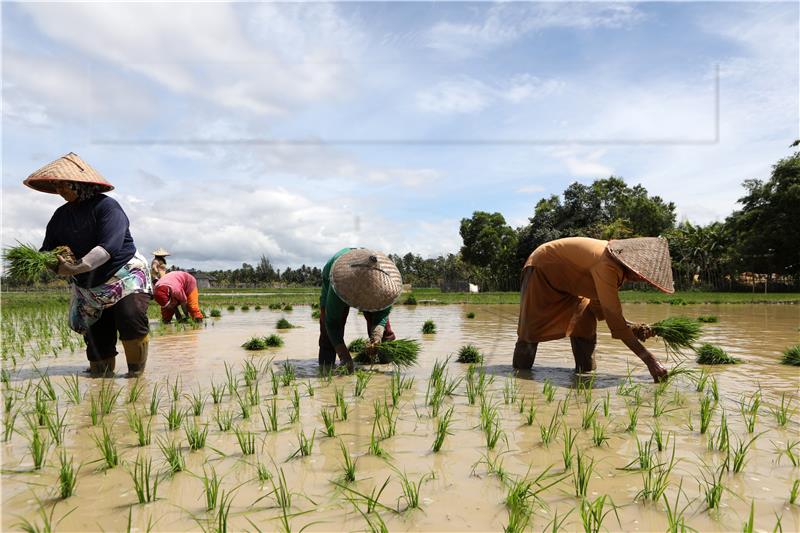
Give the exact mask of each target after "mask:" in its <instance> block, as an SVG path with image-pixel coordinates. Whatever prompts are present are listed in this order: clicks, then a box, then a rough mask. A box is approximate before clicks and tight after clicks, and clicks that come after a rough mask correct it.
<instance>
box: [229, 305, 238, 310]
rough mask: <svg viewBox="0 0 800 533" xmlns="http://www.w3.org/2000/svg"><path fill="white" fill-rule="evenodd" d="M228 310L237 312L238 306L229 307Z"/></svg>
mask: <svg viewBox="0 0 800 533" xmlns="http://www.w3.org/2000/svg"><path fill="white" fill-rule="evenodd" d="M227 309H228V311H236V306H235V305H229V306H228V307H227Z"/></svg>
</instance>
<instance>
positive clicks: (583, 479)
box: [572, 448, 594, 498]
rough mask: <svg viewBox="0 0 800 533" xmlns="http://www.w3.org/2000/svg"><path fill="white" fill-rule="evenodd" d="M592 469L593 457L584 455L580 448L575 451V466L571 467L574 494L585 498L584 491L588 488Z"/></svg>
mask: <svg viewBox="0 0 800 533" xmlns="http://www.w3.org/2000/svg"><path fill="white" fill-rule="evenodd" d="M593 470H594V459H592V458H589V460H588V461H587V460H586V457H585V456H584V455H583V454H582V453H581V450H580V448H578V449H577V450H576V453H575V468H573V469H572V484H573V487H574V488H575V496H577V497H578V498H586V491H587V489H588V488H589V480H590V479H591V478H592V471H593Z"/></svg>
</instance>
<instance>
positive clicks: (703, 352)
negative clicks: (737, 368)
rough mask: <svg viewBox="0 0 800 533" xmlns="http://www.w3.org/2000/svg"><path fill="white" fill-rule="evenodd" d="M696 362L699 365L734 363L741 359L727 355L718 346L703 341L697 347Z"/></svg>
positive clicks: (739, 361)
mask: <svg viewBox="0 0 800 533" xmlns="http://www.w3.org/2000/svg"><path fill="white" fill-rule="evenodd" d="M697 362H698V363H699V364H701V365H735V364H737V363H741V362H742V360H741V359H739V358H737V357H732V356H730V355H728V352H726V351H725V350H723V349H722V348H720V347H719V346H714V345H713V344H709V343H705V344H703V345H702V346H700V348H698V349H697Z"/></svg>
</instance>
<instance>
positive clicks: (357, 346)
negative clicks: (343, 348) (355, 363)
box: [347, 337, 367, 355]
mask: <svg viewBox="0 0 800 533" xmlns="http://www.w3.org/2000/svg"><path fill="white" fill-rule="evenodd" d="M366 347H367V339H365V338H364V337H359V338H357V339H355V340H353V342H351V343H350V344H349V345H348V346H347V349H348V350H349V351H350V353H351V354H354V355H358V354H360V353H362V352H363V351H364V349H365V348H366Z"/></svg>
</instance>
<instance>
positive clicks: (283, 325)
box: [275, 317, 294, 329]
mask: <svg viewBox="0 0 800 533" xmlns="http://www.w3.org/2000/svg"><path fill="white" fill-rule="evenodd" d="M275 327H276V328H277V329H292V328H293V327H294V325H292V323H291V322H289V321H288V320H286V319H285V318H283V317H281V318H279V319H278V323H277V324H275Z"/></svg>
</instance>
